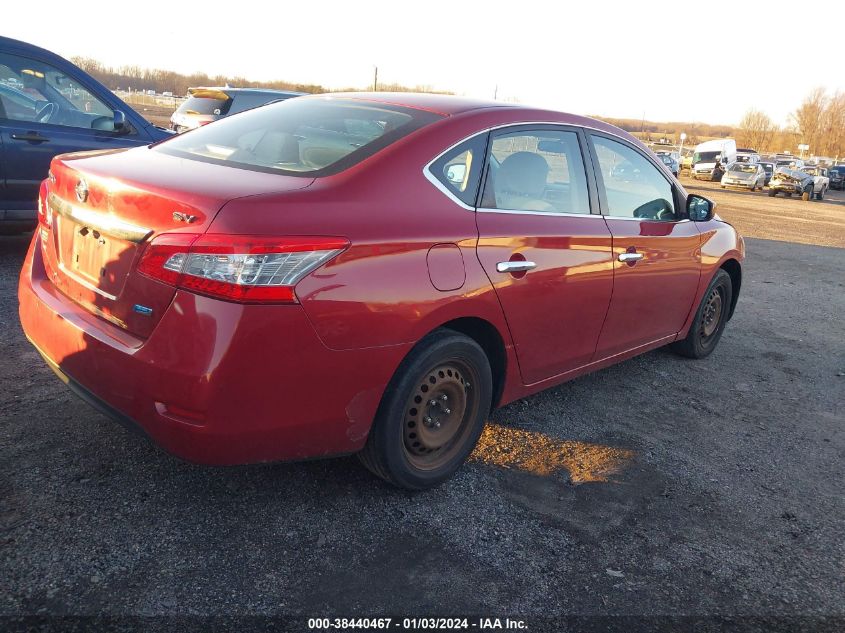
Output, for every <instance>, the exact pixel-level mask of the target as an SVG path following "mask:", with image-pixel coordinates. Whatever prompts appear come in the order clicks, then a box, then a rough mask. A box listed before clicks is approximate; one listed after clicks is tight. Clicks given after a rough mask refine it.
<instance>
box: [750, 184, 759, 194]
mask: <svg viewBox="0 0 845 633" xmlns="http://www.w3.org/2000/svg"><path fill="white" fill-rule="evenodd" d="M750 189H751V192H752V193H753V192H755V191H757V183H756V182H755V183H754V184H753V185H751V187H750Z"/></svg>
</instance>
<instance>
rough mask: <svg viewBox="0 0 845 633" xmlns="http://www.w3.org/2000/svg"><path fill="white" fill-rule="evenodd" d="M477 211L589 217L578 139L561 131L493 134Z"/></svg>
mask: <svg viewBox="0 0 845 633" xmlns="http://www.w3.org/2000/svg"><path fill="white" fill-rule="evenodd" d="M481 206H482V207H484V208H487V209H501V210H508V211H534V212H540V213H578V214H588V213H590V203H589V195H588V193H587V176H586V173H585V171H584V162H583V160H582V158H581V148H580V144H579V142H578V135H577V134H576V133H575V132H569V131H563V130H537V131H525V130H520V131H515V132H514V131H511V132H508V131H505V132H500V133H497V134H494V135H493V136H492V138H491V146H490V152H489V160H488V167H487V175H486V182H485V185H484V194H483V196H482V200H481Z"/></svg>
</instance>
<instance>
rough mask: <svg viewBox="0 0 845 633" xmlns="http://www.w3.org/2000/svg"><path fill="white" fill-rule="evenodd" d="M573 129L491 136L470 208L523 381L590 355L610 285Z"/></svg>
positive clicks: (599, 223)
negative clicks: (478, 188) (479, 184)
mask: <svg viewBox="0 0 845 633" xmlns="http://www.w3.org/2000/svg"><path fill="white" fill-rule="evenodd" d="M585 142H586V140H585V138H584V136H583V132H582V131H580V130H578V129H576V128H569V127H563V126H529V127H515V128H507V129H502V130H498V131H495V132H493V133H492V134H491V138H490V143H489V147H488V152H487V164H486V171H485V174H486V176H485V182H484V184H483V189H482V195H481V200H480V205H479V207H478V209H477V213H476V221H477V224H478V233H479V240H478V258H479V260H480V262H481V264H482V266H483V267H484V269H485V271H486V273H487V275H488V277H489V278H490V281H491V282H492V284H493V286H494V287H495V289H496V293H497V295H498V298H499V301H500V303H501V305H502V308H503V311H504V314H505V317H506V319H507V323H508V327H509V328H510V331H511V335H512V337H513V341H514V343H515V346H516V353H517V359H518V362H519V366H520V370H521V372H522V377H523V380H524V382H525V383H527V384H530V383H535V382H539V381H541V380H544V379H547V378H550V377H552V376H556V375H558V374H562V373H565V372H567V371H569V370H572V369H576V368H578V367H580V366H582V365H585V364H587V363H589V362H590V360H591V358H592V357H593V354H594V352H595V349H596V342H597V340H598V336H599V332H600V330H601V325H602V321H603V320H604V317H605V313H606V312H607V308H608V303H609V302H610V294H611V288H612V282H613V262H612V259H611V258H612V253H611V236H610V232H609V231H608V228H607V225H606V224H605V221H604V219H603V218H602V216H601V215H600V214H599V213H598V199H597V197H596V191H595V188H594V185H593V183H592V180H591V179H588V178H587V173H586V167H585V166H586V165H588V164H589V163H588V161H587V160H585V156H586V153H585Z"/></svg>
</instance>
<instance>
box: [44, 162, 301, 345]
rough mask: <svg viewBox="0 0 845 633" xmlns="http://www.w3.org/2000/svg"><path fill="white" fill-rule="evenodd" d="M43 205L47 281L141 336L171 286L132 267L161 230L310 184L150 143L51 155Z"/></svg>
mask: <svg viewBox="0 0 845 633" xmlns="http://www.w3.org/2000/svg"><path fill="white" fill-rule="evenodd" d="M51 174H52V181H51V182H50V183H49V185H48V187H47V192H46V199H44V200H42V201H41V203H42V204H43V205H45V207H46V210H47V214H48V218H49V224H50V225H51V229H50V230H49V231H48V232H45V230H44V229H42V236H44V237H45V239H44V243H45V246H44V262H45V267H46V268H47V273H48V276H49V278H50V280H51V281H52V283H53V284H54V285H55V286H56V287H57V288H58V289H59V290H60V291H61V292H63V293H64V294H65V295H67V296H68V297H70V298H71V299H72V300H74V301H75V302H77V303H78V304H80V305H81V306H83V307H84V308H86V309H87V310H89V311H90V312H92V313H94V314H96V315H98V316H100V317H101V318H103V319H106V320H107V321H109V322H111V323H113V324H114V325H117V326H118V327H121V328H122V329H125V330H127V331H129V332H131V333H133V334H135V335H136V336H140V337H144V338H145V337H147V336H149V335H150V333H151V332H152V330H153V329H154V328H155V325H156V324H157V323H158V321H159V319H160V318H161V316H162V314H163V313H164V312H165V310H166V309H167V307H168V306H169V305H170V302H171V301H172V299H173V296H174V294H175V292H176V290H175V288H173V287H171V286H168V285H167V284H164V283H162V282H160V281H156V280H153V279H150V278H149V277H147V276H145V275H142V274H140V273H139V272H138V271H137V264H138V261H139V259H140V257H141V255H142V254H143V251H144V249H145V247H146V245H147V244H148V243H149V242H150V240H152V239H154V238H155V237H156V236H158V235H160V234H162V233H204V232H205V231H206V230H207V229H208V227H209V226H210V224H211V222H212V220H213V219H214V216H215V215H216V214H217V212H218V211H219V210H220V208H221V207H222V206H223V205H224V204H225V203H226V202H228V201H229V200H232V199H234V198H240V197H243V196H249V195H256V194H263V193H272V192H280V191H289V190H295V189H302V188H304V187H307V186H308V185H310V184H311V183H312V182H313V179H309V178H297V177H290V176H281V175H278V174H267V173H261V172H252V171H246V170H242V169H237V168H233V167H226V166H221V165H213V164H209V163H204V162H201V161H196V160H187V159H183V158H177V157H173V156H168V155H166V154H164V153H162V152H156V151H152V150H150V149H149V148H147V147H141V148H136V149H132V150H117V151H105V152H84V153H79V154H68V155H62V156H58V157H56V158H55V159H54V160H53V163H52V165H51Z"/></svg>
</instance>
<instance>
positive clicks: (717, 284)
mask: <svg viewBox="0 0 845 633" xmlns="http://www.w3.org/2000/svg"><path fill="white" fill-rule="evenodd" d="M732 298H733V284H732V282H731V277H730V275H728V273H727V272H726V271H725V270H721V269H720V270H717V271H716V274H715V275H713V279H712V280H711V282H710V285H709V286H708V287H707V290H706V291H705V292H704V297H703V298H702V300H701V303H699V304H698V309H697V310H696V314H695V320H694V321H693V324H692V326H691V327H690V329H689V332H688V333H687V335H686V337H685V338H683V339H681V340H679V341H675V342H674V343H672V349H673V350H675V351H676V352H677V353H678V354H680V355H681V356H686V357H688V358H705V357H706V356H708V355H709V354H710V353H711V352H712V351H713V350H714V349H716V345H718V344H719V339H720V338H721V337H722V332H723V331H724V329H725V324H726V323H727V320H728V315H729V311H730V306H731V301H732Z"/></svg>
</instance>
